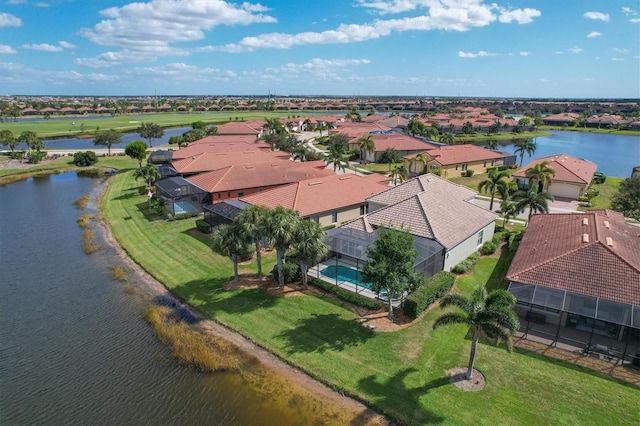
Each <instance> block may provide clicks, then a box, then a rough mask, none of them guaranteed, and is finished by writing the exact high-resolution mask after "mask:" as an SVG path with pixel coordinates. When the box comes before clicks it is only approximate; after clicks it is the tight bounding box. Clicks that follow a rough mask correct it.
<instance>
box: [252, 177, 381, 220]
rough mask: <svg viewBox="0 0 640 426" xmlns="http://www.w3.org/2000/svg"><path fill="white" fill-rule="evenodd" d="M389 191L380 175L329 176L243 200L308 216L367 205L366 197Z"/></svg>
mask: <svg viewBox="0 0 640 426" xmlns="http://www.w3.org/2000/svg"><path fill="white" fill-rule="evenodd" d="M385 180H386V181H388V178H385ZM387 188H389V186H388V182H387V183H383V182H381V179H380V175H377V176H376V175H369V176H358V175H354V174H346V175H345V174H342V175H332V176H331V175H330V176H323V177H321V178H314V179H305V180H302V181H300V182H296V183H292V184H290V185H286V186H282V187H279V188H274V189H270V190H268V191H264V192H260V193H256V194H251V195H248V196H246V197H243V198H242V201H244V202H246V203H248V204H254V205H261V206H265V207H270V208H274V207H277V206H283V207H286V208H288V209H293V210H296V211H298V213H300V216H302V217H308V216H311V215H314V214H318V213H323V212H328V211H333V210H338V209H342V208H345V207H349V206H357V205H360V204H364V203H365V202H366V199H367V197H369V196H371V195H374V194H377V193H379V192H382V191H384V190H385V189H387Z"/></svg>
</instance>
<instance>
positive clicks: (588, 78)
mask: <svg viewBox="0 0 640 426" xmlns="http://www.w3.org/2000/svg"><path fill="white" fill-rule="evenodd" d="M583 80H584V81H593V80H595V79H594V78H591V77H585V78H583Z"/></svg>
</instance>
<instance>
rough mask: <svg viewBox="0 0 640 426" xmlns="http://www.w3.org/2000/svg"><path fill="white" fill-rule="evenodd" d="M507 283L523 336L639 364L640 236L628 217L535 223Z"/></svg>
mask: <svg viewBox="0 0 640 426" xmlns="http://www.w3.org/2000/svg"><path fill="white" fill-rule="evenodd" d="M506 278H507V280H509V282H510V284H509V291H510V292H511V293H513V294H514V295H515V296H516V298H517V300H518V308H517V310H518V312H519V314H520V315H521V316H522V317H523V318H524V319H525V321H523V327H524V328H525V332H527V333H528V332H532V333H534V334H536V335H542V336H543V337H545V338H546V339H547V340H550V341H552V342H553V343H564V344H569V345H571V344H573V345H579V346H581V347H593V346H594V345H596V344H597V345H600V346H601V347H602V348H607V349H606V351H607V352H608V353H607V355H608V356H613V357H616V358H618V359H626V358H627V355H630V356H632V357H633V356H635V355H636V354H637V356H639V357H640V353H639V352H638V351H640V228H638V227H637V226H635V225H632V224H629V223H627V222H626V221H625V218H624V216H623V215H622V214H620V213H617V212H614V211H611V210H587V211H586V212H585V213H583V214H581V213H555V214H536V215H533V217H532V218H531V221H530V222H529V225H528V226H527V230H526V232H525V234H524V237H523V238H522V241H521V243H520V245H519V247H518V251H517V252H516V255H515V257H514V259H513V261H512V263H511V266H510V268H509V271H508V272H507V275H506ZM638 360H640V358H638ZM626 361H633V359H630V358H627V359H626Z"/></svg>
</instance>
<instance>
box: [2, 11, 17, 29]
mask: <svg viewBox="0 0 640 426" xmlns="http://www.w3.org/2000/svg"><path fill="white" fill-rule="evenodd" d="M20 26H22V19H20V18H18V17H17V16H13V15H11V14H9V13H0V28H2V27H20Z"/></svg>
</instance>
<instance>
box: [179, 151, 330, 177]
mask: <svg viewBox="0 0 640 426" xmlns="http://www.w3.org/2000/svg"><path fill="white" fill-rule="evenodd" d="M289 156H290V154H289V153H288V152H284V153H283V152H280V151H275V152H274V151H265V150H260V149H254V150H245V151H222V152H216V151H213V152H207V151H205V152H202V153H201V154H197V155H194V156H192V157H187V158H181V159H177V160H173V161H172V163H171V165H172V166H173V168H174V169H175V170H176V171H177V172H178V173H179V174H181V175H183V177H184V176H190V175H195V174H198V173H203V172H210V171H213V170H220V169H223V168H225V167H229V166H238V165H244V164H254V163H272V162H273V163H278V162H281V161H288V159H289ZM323 164H324V163H323Z"/></svg>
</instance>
